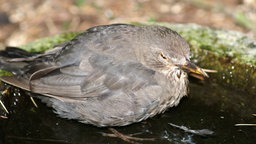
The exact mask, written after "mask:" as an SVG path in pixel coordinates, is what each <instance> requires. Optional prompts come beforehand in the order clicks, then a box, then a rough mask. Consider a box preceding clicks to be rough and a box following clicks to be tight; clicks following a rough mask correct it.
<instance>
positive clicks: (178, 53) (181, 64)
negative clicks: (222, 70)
mask: <svg viewBox="0 0 256 144" xmlns="http://www.w3.org/2000/svg"><path fill="white" fill-rule="evenodd" d="M148 29H149V30H148V31H147V34H146V35H145V36H146V37H151V39H149V40H150V41H146V42H145V41H144V42H145V43H144V45H146V46H147V47H146V48H145V49H144V50H143V52H141V54H140V57H141V61H142V63H144V64H145V65H146V66H148V67H150V68H152V69H155V70H158V71H160V72H163V73H165V74H168V73H169V72H170V71H175V70H178V71H180V72H182V73H183V72H186V73H188V74H190V75H191V76H194V77H196V78H199V79H201V80H203V79H205V78H207V77H208V75H207V73H206V72H205V71H204V70H203V69H201V68H200V67H198V66H196V65H195V64H194V63H192V62H191V61H190V59H189V55H190V48H189V45H188V43H187V42H186V41H185V40H184V39H183V38H182V37H181V36H180V35H179V34H178V33H177V32H175V31H173V30H171V29H169V28H166V27H161V26H149V27H148ZM177 74H179V72H177Z"/></svg>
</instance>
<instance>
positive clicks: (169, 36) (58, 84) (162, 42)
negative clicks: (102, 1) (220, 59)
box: [0, 24, 208, 127]
mask: <svg viewBox="0 0 256 144" xmlns="http://www.w3.org/2000/svg"><path fill="white" fill-rule="evenodd" d="M189 54H190V48H189V45H188V44H187V42H186V41H185V40H184V39H183V38H182V37H181V36H180V35H179V34H178V33H177V32H175V31H173V30H171V29H169V28H166V27H163V26H156V25H154V26H153V25H151V26H135V25H128V24H113V25H103V26H96V27H92V28H90V29H88V30H86V31H85V32H83V33H81V34H80V35H78V36H77V37H75V38H74V39H72V40H71V41H69V42H67V43H64V44H62V45H59V46H57V47H55V48H54V49H53V50H50V51H47V52H45V53H43V54H31V53H29V52H26V51H24V50H21V49H17V48H7V49H6V50H4V51H1V52H0V64H1V65H0V69H5V70H8V71H11V72H12V73H13V76H3V77H1V80H2V81H4V82H6V83H8V84H11V85H14V86H16V87H19V88H21V89H24V90H27V91H30V92H33V93H36V94H40V96H39V98H40V99H41V100H42V101H43V102H45V103H47V105H48V106H51V107H52V108H53V109H54V112H55V113H57V114H58V115H59V116H60V117H63V118H67V119H76V120H78V121H80V122H82V123H87V124H93V125H95V126H99V127H104V126H124V125H128V124H131V123H135V122H140V121H142V120H145V119H147V118H149V117H152V116H154V115H156V114H159V113H162V112H164V111H165V110H166V109H168V108H170V107H173V106H176V105H177V104H178V103H179V102H180V99H181V98H182V97H183V96H185V95H187V93H188V90H187V89H188V88H187V84H188V76H187V73H190V74H191V75H192V76H195V77H197V78H200V79H204V78H205V77H208V76H207V74H206V73H205V72H204V70H202V69H201V68H199V67H197V66H196V65H194V64H193V63H191V62H190V60H189Z"/></svg>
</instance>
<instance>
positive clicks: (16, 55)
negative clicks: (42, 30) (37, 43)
mask: <svg viewBox="0 0 256 144" xmlns="http://www.w3.org/2000/svg"><path fill="white" fill-rule="evenodd" d="M36 55H37V54H35V53H30V52H27V51H25V50H22V49H20V48H17V47H6V49H5V50H1V51H0V69H1V70H6V71H10V72H12V73H15V74H21V73H22V72H23V68H24V67H25V66H26V65H28V63H30V62H32V61H31V59H32V58H33V57H35V56H36Z"/></svg>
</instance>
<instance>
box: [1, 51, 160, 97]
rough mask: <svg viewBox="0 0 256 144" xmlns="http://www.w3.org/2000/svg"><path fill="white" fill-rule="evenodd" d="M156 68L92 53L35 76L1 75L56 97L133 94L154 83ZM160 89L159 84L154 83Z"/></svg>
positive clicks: (26, 87)
mask: <svg viewBox="0 0 256 144" xmlns="http://www.w3.org/2000/svg"><path fill="white" fill-rule="evenodd" d="M154 75H155V71H153V70H151V69H148V68H146V67H145V66H143V65H142V64H140V63H138V62H134V61H118V60H115V59H114V58H113V57H108V56H105V55H99V54H92V55H90V57H88V58H86V59H83V60H82V61H81V62H80V63H79V64H78V65H75V64H74V65H70V66H65V67H61V68H55V69H54V70H53V71H52V72H49V73H48V74H46V75H42V76H39V77H38V78H35V79H30V81H29V79H26V78H24V77H17V76H12V77H2V78H1V79H2V80H3V81H5V82H7V83H10V84H12V85H15V86H17V87H20V88H23V89H25V90H29V91H32V92H35V93H39V94H43V95H48V96H51V97H55V98H60V99H61V98H67V99H69V98H70V99H84V98H88V97H107V96H110V95H118V94H120V95H122V94H123V93H135V92H137V91H139V90H142V89H144V88H146V87H149V86H153V85H155V86H157V85H156V80H155V78H154ZM157 87H159V88H160V89H161V87H160V86H157Z"/></svg>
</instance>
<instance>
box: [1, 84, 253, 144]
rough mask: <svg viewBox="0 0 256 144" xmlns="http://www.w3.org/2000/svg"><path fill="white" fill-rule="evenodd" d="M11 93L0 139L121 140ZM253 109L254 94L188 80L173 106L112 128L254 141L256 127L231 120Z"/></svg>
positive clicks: (220, 142)
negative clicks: (204, 131) (205, 132)
mask: <svg viewBox="0 0 256 144" xmlns="http://www.w3.org/2000/svg"><path fill="white" fill-rule="evenodd" d="M14 93H15V95H16V96H14V97H10V96H8V98H5V99H4V101H5V104H6V106H7V108H8V110H9V112H10V114H9V115H7V117H8V118H7V119H4V118H1V119H0V140H1V142H0V143H7V144H17V143H19V144H34V143H37V144H40V143H53V144H57V143H61V144H65V143H76V144H84V143H91V144H94V143H95V144H99V143H104V144H105V143H110V144H120V143H126V142H124V141H123V140H121V139H119V138H115V137H106V136H102V133H111V132H110V131H109V130H108V129H107V128H97V127H94V126H91V125H85V124H82V123H79V122H77V121H74V120H66V119H62V118H58V117H57V116H56V115H55V114H54V113H53V112H52V109H51V108H48V107H46V106H45V105H44V104H43V103H41V102H40V101H39V100H37V99H35V101H36V103H37V104H38V108H36V107H35V106H34V105H33V104H32V102H31V101H30V99H29V97H28V96H25V95H26V94H24V92H23V91H19V90H17V89H14V90H12V92H11V94H12V95H13V94H14ZM19 94H20V96H19ZM8 102H9V103H8ZM14 102H15V104H14ZM253 113H256V100H255V96H250V95H247V94H245V93H241V92H237V91H236V90H229V89H227V88H222V87H221V86H219V85H216V84H214V83H212V82H205V83H199V82H198V81H196V82H193V83H190V95H189V96H188V97H186V98H183V99H182V101H181V103H180V104H179V105H178V106H177V107H175V108H171V109H169V110H168V111H166V112H165V113H163V114H160V115H157V116H155V117H153V118H151V119H148V120H146V121H143V122H140V123H136V124H133V125H130V126H125V127H120V128H116V130H118V131H119V132H121V133H123V134H133V133H141V134H139V135H136V137H147V138H155V139H156V140H155V141H142V142H141V143H145V144H147V143H148V144H150V143H159V144H255V142H256V127H235V126H234V125H235V124H236V123H256V117H253V116H252V114H253ZM2 114H4V112H2ZM168 123H173V124H176V125H183V126H186V127H188V128H191V129H209V130H212V131H214V132H215V133H214V135H212V136H207V137H203V136H198V135H193V134H190V133H185V132H184V131H182V130H180V129H177V128H174V127H172V126H170V125H169V124H168Z"/></svg>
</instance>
